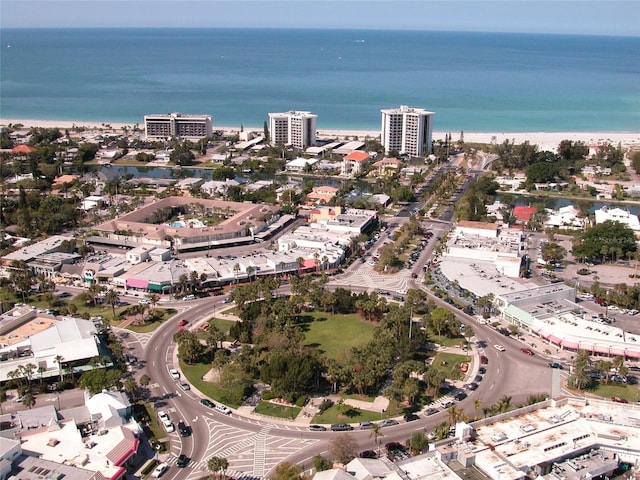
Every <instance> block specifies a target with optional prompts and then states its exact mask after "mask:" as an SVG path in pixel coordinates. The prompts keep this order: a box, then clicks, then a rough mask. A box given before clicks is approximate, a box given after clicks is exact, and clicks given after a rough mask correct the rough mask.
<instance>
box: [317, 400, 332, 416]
mask: <svg viewBox="0 0 640 480" xmlns="http://www.w3.org/2000/svg"><path fill="white" fill-rule="evenodd" d="M331 407H333V401H332V400H329V399H328V398H327V399H326V400H323V401H322V403H321V404H320V407H319V408H320V414H323V413H324V412H326V411H327V410H329V409H330V408H331Z"/></svg>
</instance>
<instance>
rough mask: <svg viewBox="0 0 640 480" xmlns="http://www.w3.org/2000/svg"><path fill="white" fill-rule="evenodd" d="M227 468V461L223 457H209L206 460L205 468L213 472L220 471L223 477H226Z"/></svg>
mask: <svg viewBox="0 0 640 480" xmlns="http://www.w3.org/2000/svg"><path fill="white" fill-rule="evenodd" d="M227 468H229V462H228V461H227V459H226V458H224V457H210V458H209V459H208V460H207V469H208V470H209V471H210V472H213V473H218V472H222V478H223V479H224V478H226V475H225V472H226V471H227Z"/></svg>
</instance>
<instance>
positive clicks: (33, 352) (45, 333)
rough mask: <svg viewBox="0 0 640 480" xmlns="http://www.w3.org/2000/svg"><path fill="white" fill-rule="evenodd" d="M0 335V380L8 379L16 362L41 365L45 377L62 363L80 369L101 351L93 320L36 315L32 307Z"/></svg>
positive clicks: (8, 325) (38, 366)
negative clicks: (0, 342) (0, 339)
mask: <svg viewBox="0 0 640 480" xmlns="http://www.w3.org/2000/svg"><path fill="white" fill-rule="evenodd" d="M6 321H7V320H6V319H3V323H4V322H6ZM43 327H45V328H43ZM46 327H48V328H46ZM3 335H4V336H6V338H7V342H3V346H2V348H0V358H2V360H3V361H2V362H0V381H6V380H8V379H9V378H10V377H9V372H11V371H13V370H15V369H16V368H17V367H18V366H20V365H22V366H25V365H27V364H33V365H35V367H36V369H37V368H40V367H42V368H43V369H44V370H43V372H42V376H43V377H45V378H46V377H51V376H56V375H60V374H61V372H60V370H61V368H64V366H67V367H69V368H74V367H78V368H80V369H81V366H82V365H85V364H87V363H88V362H89V360H90V359H91V358H93V357H97V356H100V355H102V354H103V353H105V352H103V351H102V350H101V347H100V340H99V337H98V332H97V330H96V327H95V325H94V324H93V322H91V321H90V320H82V319H80V318H64V319H62V320H57V319H53V318H52V317H51V316H45V315H43V318H39V316H38V314H37V312H35V311H33V310H32V311H31V312H29V313H27V314H25V315H23V316H20V317H17V318H16V319H15V320H14V321H13V322H8V323H7V326H6V328H5V329H3ZM12 340H14V341H12ZM15 340H18V341H15ZM58 360H60V361H58Z"/></svg>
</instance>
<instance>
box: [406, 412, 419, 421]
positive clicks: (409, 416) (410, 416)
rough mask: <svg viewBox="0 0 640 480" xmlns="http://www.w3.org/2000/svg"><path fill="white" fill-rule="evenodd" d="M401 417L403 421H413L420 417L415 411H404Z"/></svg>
mask: <svg viewBox="0 0 640 480" xmlns="http://www.w3.org/2000/svg"><path fill="white" fill-rule="evenodd" d="M403 418H404V421H405V422H413V421H414V420H419V419H420V417H419V416H418V415H416V414H415V413H405V414H404V417H403Z"/></svg>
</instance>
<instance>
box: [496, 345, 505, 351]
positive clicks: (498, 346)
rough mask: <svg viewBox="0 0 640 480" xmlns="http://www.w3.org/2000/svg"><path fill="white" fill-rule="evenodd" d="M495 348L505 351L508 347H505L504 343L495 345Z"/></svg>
mask: <svg viewBox="0 0 640 480" xmlns="http://www.w3.org/2000/svg"><path fill="white" fill-rule="evenodd" d="M493 348H495V349H496V350H498V351H499V352H504V351H505V350H506V348H504V347H503V346H502V345H494V346H493Z"/></svg>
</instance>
